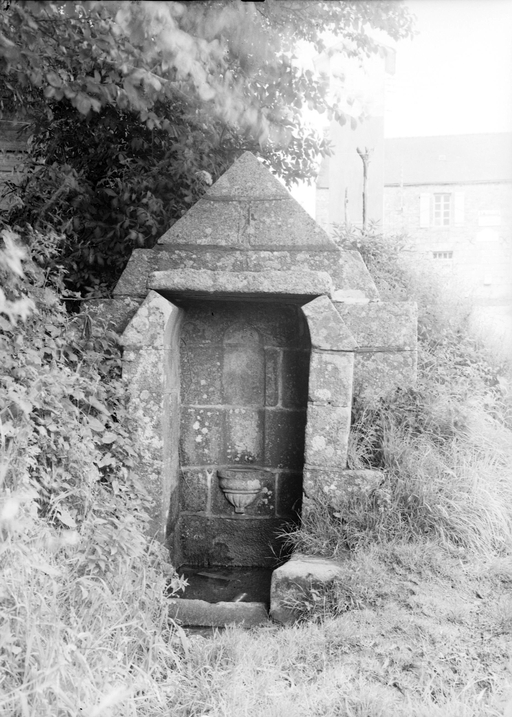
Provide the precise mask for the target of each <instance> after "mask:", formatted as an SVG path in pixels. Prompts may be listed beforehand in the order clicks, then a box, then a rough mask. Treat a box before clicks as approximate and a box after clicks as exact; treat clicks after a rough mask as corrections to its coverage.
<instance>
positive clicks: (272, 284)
mask: <svg viewBox="0 0 512 717" xmlns="http://www.w3.org/2000/svg"><path fill="white" fill-rule="evenodd" d="M148 288H149V289H153V290H155V291H168V292H171V293H180V294H190V295H192V294H199V295H202V294H207V295H208V294H216V295H217V296H222V295H229V294H235V295H236V294H244V295H261V294H263V295H265V294H268V295H271V296H289V295H293V296H321V295H322V294H330V293H331V291H332V288H333V284H332V279H331V277H330V276H329V274H328V273H327V272H325V271H307V270H302V271H239V272H230V271H210V270H208V269H169V270H167V271H154V272H153V273H151V274H150V275H149V279H148Z"/></svg>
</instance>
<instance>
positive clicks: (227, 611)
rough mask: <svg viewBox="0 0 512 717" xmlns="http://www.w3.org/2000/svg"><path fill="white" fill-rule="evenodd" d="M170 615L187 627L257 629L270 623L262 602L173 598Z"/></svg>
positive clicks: (170, 601) (170, 603)
mask: <svg viewBox="0 0 512 717" xmlns="http://www.w3.org/2000/svg"><path fill="white" fill-rule="evenodd" d="M169 615H170V617H171V618H173V619H174V620H179V621H180V622H181V623H182V625H185V626H187V627H192V626H197V627H225V626H226V625H238V626H239V627H245V628H249V627H256V626H257V625H264V624H266V623H269V619H268V614H267V610H266V608H265V605H264V603H262V602H217V603H210V602H206V601H205V600H188V599H187V598H171V599H170V600H169Z"/></svg>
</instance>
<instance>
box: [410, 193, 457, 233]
mask: <svg viewBox="0 0 512 717" xmlns="http://www.w3.org/2000/svg"><path fill="white" fill-rule="evenodd" d="M463 225H464V192H435V193H432V194H430V193H427V192H425V193H422V194H420V227H429V226H433V227H452V226H454V227H457V226H459V227H460V226H463Z"/></svg>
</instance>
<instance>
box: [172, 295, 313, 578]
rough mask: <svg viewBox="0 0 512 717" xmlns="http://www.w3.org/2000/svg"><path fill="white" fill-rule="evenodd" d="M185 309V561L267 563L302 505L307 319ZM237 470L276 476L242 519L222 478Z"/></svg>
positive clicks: (263, 311) (286, 313) (266, 308)
mask: <svg viewBox="0 0 512 717" xmlns="http://www.w3.org/2000/svg"><path fill="white" fill-rule="evenodd" d="M183 310H184V312H185V318H184V322H183V326H182V332H181V347H180V352H181V367H182V369H181V429H180V435H181V438H180V456H181V536H182V540H181V543H182V551H183V557H184V560H185V561H186V562H188V563H194V562H196V561H197V560H199V559H201V560H204V558H205V556H207V560H208V564H218V565H226V564H238V565H244V564H248V563H247V561H251V562H250V563H249V564H254V565H268V564H269V561H270V562H272V561H273V560H275V556H276V555H277V554H278V553H279V552H280V549H281V548H280V544H279V541H278V540H277V537H276V535H275V533H276V531H279V530H280V529H281V530H282V528H283V526H284V525H285V524H286V523H287V522H289V521H290V520H296V519H297V515H298V510H299V509H300V505H301V497H302V466H303V463H304V430H305V425H306V403H307V396H308V374H309V347H308V343H309V342H308V340H307V338H308V335H307V327H306V326H305V320H304V317H303V316H302V313H301V311H300V308H299V307H297V306H294V305H283V304H274V303H261V302H250V303H245V302H233V301H231V302H222V301H215V302H211V301H190V302H188V303H186V304H185V305H184V309H183ZM233 464H235V465H236V464H241V465H253V466H260V467H264V468H265V469H267V471H268V473H266V475H267V478H266V479H265V480H264V482H263V485H262V489H261V492H260V494H259V495H258V496H257V498H256V500H254V502H253V503H251V504H250V505H249V506H248V507H247V509H246V510H245V513H244V514H243V515H240V514H236V513H235V511H234V507H233V506H232V505H231V504H230V503H229V502H228V501H227V500H226V497H225V495H224V493H223V492H222V490H221V489H220V487H219V484H218V479H217V470H218V469H219V468H220V467H222V466H229V465H233ZM261 520H263V521H264V522H263V523H261ZM219 535H222V539H220V538H219ZM263 535H264V536H265V539H264V540H262V539H260V538H261V536H263ZM201 536H202V537H201ZM215 536H217V538H215ZM248 546H252V547H249V548H248ZM244 561H245V562H244Z"/></svg>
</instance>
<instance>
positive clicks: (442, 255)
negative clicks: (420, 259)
mask: <svg viewBox="0 0 512 717" xmlns="http://www.w3.org/2000/svg"><path fill="white" fill-rule="evenodd" d="M432 254H433V256H434V259H453V251H433V252H432Z"/></svg>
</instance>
